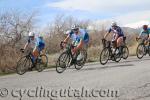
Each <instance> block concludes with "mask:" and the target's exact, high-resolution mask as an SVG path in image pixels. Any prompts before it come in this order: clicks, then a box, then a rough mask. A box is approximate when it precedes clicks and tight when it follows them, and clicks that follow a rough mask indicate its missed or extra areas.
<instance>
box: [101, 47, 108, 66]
mask: <svg viewBox="0 0 150 100" xmlns="http://www.w3.org/2000/svg"><path fill="white" fill-rule="evenodd" d="M109 55H110V52H109V49H108V48H104V49H103V50H102V52H101V54H100V63H101V64H102V65H105V64H106V63H107V62H108V60H109Z"/></svg>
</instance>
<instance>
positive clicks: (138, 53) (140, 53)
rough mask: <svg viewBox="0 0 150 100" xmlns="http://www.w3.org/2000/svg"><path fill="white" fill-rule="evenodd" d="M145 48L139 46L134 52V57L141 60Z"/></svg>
mask: <svg viewBox="0 0 150 100" xmlns="http://www.w3.org/2000/svg"><path fill="white" fill-rule="evenodd" d="M145 51H146V50H145V47H144V45H142V44H139V45H138V47H137V50H136V55H137V57H138V58H139V59H142V58H143V56H144V54H145Z"/></svg>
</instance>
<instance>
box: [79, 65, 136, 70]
mask: <svg viewBox="0 0 150 100" xmlns="http://www.w3.org/2000/svg"><path fill="white" fill-rule="evenodd" d="M130 66H134V64H119V65H112V66H111V65H107V66H104V67H91V68H85V69H81V70H101V69H109V68H116V67H121V68H122V67H130Z"/></svg>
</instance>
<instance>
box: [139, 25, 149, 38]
mask: <svg viewBox="0 0 150 100" xmlns="http://www.w3.org/2000/svg"><path fill="white" fill-rule="evenodd" d="M138 38H142V39H143V40H149V39H150V28H148V25H143V28H142V30H141V33H140V34H139V37H138Z"/></svg>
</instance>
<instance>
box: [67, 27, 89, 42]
mask: <svg viewBox="0 0 150 100" xmlns="http://www.w3.org/2000/svg"><path fill="white" fill-rule="evenodd" d="M69 36H70V38H71V39H72V40H73V42H76V43H79V42H80V40H83V41H84V43H85V44H87V43H88V42H89V34H88V33H87V31H86V30H85V29H79V33H78V34H75V33H74V32H73V31H71V32H70V33H69Z"/></svg>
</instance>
